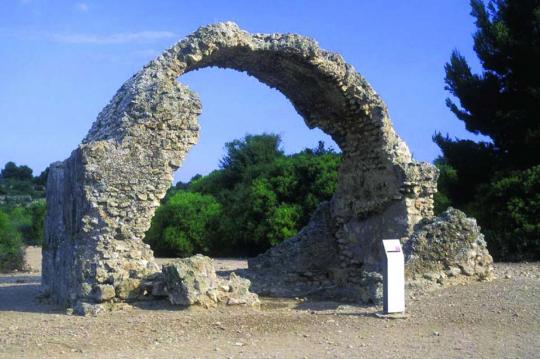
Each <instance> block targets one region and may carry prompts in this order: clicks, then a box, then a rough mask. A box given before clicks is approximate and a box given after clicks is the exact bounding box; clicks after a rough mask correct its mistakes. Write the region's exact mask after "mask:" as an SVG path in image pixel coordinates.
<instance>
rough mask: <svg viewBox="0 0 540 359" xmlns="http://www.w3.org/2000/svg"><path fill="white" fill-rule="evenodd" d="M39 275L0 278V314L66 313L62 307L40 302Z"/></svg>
mask: <svg viewBox="0 0 540 359" xmlns="http://www.w3.org/2000/svg"><path fill="white" fill-rule="evenodd" d="M40 290H41V277H40V276H39V275H4V276H0V312H7V311H13V312H29V313H50V314H58V313H64V310H63V308H62V307H61V306H58V305H52V304H46V303H42V302H40V301H39V300H38V299H37V298H38V296H39V294H40Z"/></svg>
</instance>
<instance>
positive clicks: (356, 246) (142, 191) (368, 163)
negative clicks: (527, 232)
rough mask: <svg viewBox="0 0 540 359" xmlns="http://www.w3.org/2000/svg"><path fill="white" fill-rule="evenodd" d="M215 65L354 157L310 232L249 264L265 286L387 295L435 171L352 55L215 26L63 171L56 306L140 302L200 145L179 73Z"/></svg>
mask: <svg viewBox="0 0 540 359" xmlns="http://www.w3.org/2000/svg"><path fill="white" fill-rule="evenodd" d="M209 66H217V67H223V68H231V69H235V70H239V71H245V72H246V73H247V74H249V75H251V76H254V77H256V78H257V79H259V80H260V81H261V82H263V83H265V84H267V85H268V86H270V87H273V88H276V89H278V90H279V91H281V92H282V93H283V94H284V95H285V96H286V97H287V98H288V99H289V100H290V101H291V103H292V104H293V106H294V107H295V109H296V110H297V111H298V113H299V114H300V115H301V116H302V117H303V118H304V120H305V122H306V124H307V126H308V127H310V128H314V127H318V128H320V129H321V130H323V131H324V132H326V133H327V134H329V135H330V136H332V138H333V139H334V140H335V141H336V143H337V144H338V145H339V147H340V148H341V150H342V151H343V161H342V165H341V167H340V169H339V180H338V185H337V190H336V193H335V195H334V196H333V198H332V199H331V200H330V201H329V202H327V203H325V204H323V205H322V206H321V208H319V210H318V211H317V214H316V215H314V217H313V219H312V221H311V222H310V223H309V224H308V226H307V227H306V228H304V229H303V230H302V232H301V233H300V234H299V235H298V236H296V237H295V238H292V239H290V240H288V241H285V242H284V243H283V244H282V245H279V246H277V247H275V248H274V249H272V250H270V251H269V252H267V253H266V254H264V255H262V256H260V257H258V258H256V259H253V260H252V261H250V269H252V275H253V276H254V278H262V277H265V278H279V280H277V281H276V283H278V284H279V286H280V288H281V289H280V291H281V292H282V294H286V293H293V292H294V293H297V294H298V295H302V294H303V293H308V292H312V291H313V290H319V289H321V288H326V289H325V290H326V291H334V292H337V293H340V295H341V293H345V295H350V293H358V290H357V289H358V288H359V287H360V288H363V292H362V293H361V295H360V297H361V298H364V299H365V298H368V297H375V296H376V293H377V292H378V291H379V290H380V274H379V273H380V271H381V261H380V259H381V248H380V240H381V239H382V238H406V237H408V236H409V235H410V234H411V233H412V231H413V228H414V226H415V225H416V223H417V222H418V221H420V220H421V219H422V218H426V217H430V216H432V207H433V200H432V194H433V193H434V192H435V190H436V179H437V171H436V169H435V168H434V167H433V166H431V165H429V164H426V163H418V162H415V161H414V160H412V158H411V155H410V153H409V150H408V149H407V146H406V145H405V143H404V142H403V141H402V140H401V139H400V138H399V137H398V136H397V135H396V133H395V131H394V130H393V128H392V125H391V122H390V119H389V117H388V112H387V109H386V107H385V105H384V104H383V102H382V100H381V99H380V98H379V96H378V95H377V94H376V93H375V91H373V89H372V88H371V86H370V85H369V84H368V83H367V82H366V80H364V78H362V77H361V76H360V75H359V74H358V73H357V72H356V71H355V70H354V68H353V67H352V66H351V65H349V64H346V63H345V61H344V60H343V58H342V57H341V56H339V55H337V54H334V53H331V52H327V51H324V50H322V49H320V48H319V47H318V45H317V44H316V42H315V41H313V40H311V39H309V38H306V37H303V36H299V35H294V34H271V35H266V34H249V33H247V32H245V31H243V30H241V29H240V28H239V27H238V26H237V25H236V24H233V23H221V24H216V25H210V26H206V27H202V28H200V29H198V30H197V31H196V32H195V33H193V34H192V35H190V36H188V37H187V38H185V39H184V40H182V41H180V42H178V43H177V44H176V45H174V46H173V47H171V48H170V49H168V50H167V51H165V52H164V53H163V54H162V55H160V56H159V57H158V58H156V59H155V60H153V61H152V62H150V63H149V64H148V65H146V66H145V67H144V68H143V69H142V70H141V71H139V72H138V73H136V74H135V75H134V76H133V77H132V78H131V79H129V80H128V81H127V82H126V83H125V84H124V85H123V86H122V87H121V88H120V89H119V90H118V92H117V93H116V95H115V96H114V97H113V99H112V100H111V102H110V103H109V104H108V105H107V106H106V107H105V108H104V109H103V111H102V112H101V113H100V114H99V115H98V118H97V120H96V122H95V123H94V124H93V126H92V128H91V129H90V131H89V133H88V135H87V136H86V137H85V139H84V140H83V142H82V144H81V145H80V146H79V147H78V148H77V149H76V150H75V151H74V152H73V153H72V155H71V157H70V158H68V159H67V160H65V161H64V162H62V163H56V164H54V165H53V166H52V167H51V172H50V173H51V174H50V176H49V182H48V186H47V197H48V200H49V209H48V214H47V232H46V239H45V246H44V258H45V260H44V262H43V272H44V278H43V282H44V284H45V285H46V286H47V287H48V289H49V291H50V293H51V295H52V297H53V298H54V299H55V300H57V301H59V302H63V303H67V304H73V303H75V302H77V301H81V300H83V301H100V300H103V297H102V296H103V294H100V293H102V292H103V288H105V287H103V286H104V285H107V286H112V287H113V288H114V289H115V295H116V297H115V298H119V299H129V298H130V297H133V296H136V295H138V294H140V291H141V289H140V288H137V285H138V284H141V283H142V282H141V280H144V278H145V277H147V276H149V275H152V274H153V273H156V272H157V270H158V269H157V266H156V265H155V263H154V260H153V254H152V251H151V250H150V249H149V248H148V246H146V245H145V244H143V242H142V240H143V238H144V233H145V232H146V230H147V229H148V227H149V226H150V220H151V218H152V216H153V214H154V211H155V209H156V207H157V206H158V205H159V201H160V199H161V198H163V196H164V195H165V192H166V190H167V188H168V187H169V186H170V184H171V182H172V175H173V172H174V171H175V170H176V169H177V168H178V167H179V166H180V164H181V163H182V161H183V159H184V157H185V155H186V153H187V152H188V150H189V149H190V147H191V146H192V145H193V144H194V143H196V142H197V139H198V130H199V126H198V121H197V119H198V116H199V114H200V112H201V104H200V102H199V99H198V97H197V96H196V94H194V93H193V92H191V91H190V90H189V89H188V88H187V87H186V86H184V85H182V84H181V83H179V82H178V81H177V78H178V76H180V75H182V74H184V73H186V72H189V71H193V70H197V69H200V68H204V67H209ZM141 285H142V284H141ZM254 285H255V283H254ZM106 288H109V287H106ZM278 291H279V290H278ZM107 293H110V290H109V289H107ZM108 296H110V295H109V294H107V295H106V297H108Z"/></svg>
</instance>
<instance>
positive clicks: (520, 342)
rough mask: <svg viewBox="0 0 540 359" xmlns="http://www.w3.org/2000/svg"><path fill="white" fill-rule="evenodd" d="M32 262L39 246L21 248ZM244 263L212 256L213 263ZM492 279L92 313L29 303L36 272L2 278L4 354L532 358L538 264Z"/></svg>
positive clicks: (502, 271) (539, 299)
mask: <svg viewBox="0 0 540 359" xmlns="http://www.w3.org/2000/svg"><path fill="white" fill-rule="evenodd" d="M28 259H29V264H30V266H31V267H33V268H39V260H40V253H39V250H37V249H34V248H31V249H30V250H29V252H28ZM238 266H245V261H242V260H222V259H220V260H217V261H216V267H217V269H218V270H223V271H227V270H231V269H234V268H236V267H238ZM495 268H496V274H497V276H498V277H499V279H495V280H493V281H492V282H482V283H473V284H471V285H467V286H455V287H450V288H444V289H441V290H438V291H435V292H431V293H429V294H425V295H423V296H421V297H417V298H415V300H411V301H409V303H408V306H407V310H408V318H407V319H394V320H391V319H380V318H378V317H377V316H376V315H375V313H376V312H377V311H378V310H380V308H376V307H362V306H351V305H343V304H339V303H334V302H315V301H301V300H276V299H263V305H262V308H261V309H260V310H255V309H247V308H239V307H224V306H223V307H218V308H217V309H211V310H204V309H202V308H198V307H192V308H188V309H179V308H176V307H173V306H171V305H168V304H167V302H165V301H162V302H146V303H140V304H137V305H136V306H134V307H131V308H126V310H123V311H117V312H112V313H106V314H104V315H102V316H98V317H78V316H69V315H66V314H64V311H63V310H62V309H61V308H59V307H56V306H52V305H46V304H40V303H37V302H36V301H35V299H34V298H35V296H36V294H37V293H38V290H39V280H40V276H39V272H35V273H11V274H3V275H0V357H1V358H18V357H29V358H44V357H47V358H70V357H88V358H141V357H160V358H306V357H307V358H352V357H366V358H371V357H376V358H398V357H399V358H443V357H444V358H538V353H540V335H539V333H540V263H521V264H508V263H497V264H496V267H495Z"/></svg>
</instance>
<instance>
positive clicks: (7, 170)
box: [0, 162, 34, 181]
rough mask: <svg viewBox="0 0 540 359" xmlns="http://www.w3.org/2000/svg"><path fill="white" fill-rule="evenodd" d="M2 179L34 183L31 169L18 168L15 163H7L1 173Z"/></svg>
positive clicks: (25, 167) (26, 167)
mask: <svg viewBox="0 0 540 359" xmlns="http://www.w3.org/2000/svg"><path fill="white" fill-rule="evenodd" d="M0 177H2V178H4V179H13V180H18V181H32V180H33V179H34V177H33V176H32V169H31V168H30V167H28V166H17V165H16V164H15V163H14V162H8V163H6V165H5V167H4V169H3V170H2V171H1V172H0Z"/></svg>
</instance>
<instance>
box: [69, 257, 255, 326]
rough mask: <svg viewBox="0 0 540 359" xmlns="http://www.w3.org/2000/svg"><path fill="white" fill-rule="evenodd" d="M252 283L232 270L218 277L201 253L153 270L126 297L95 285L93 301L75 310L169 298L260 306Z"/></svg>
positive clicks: (183, 302)
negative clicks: (251, 289) (228, 273)
mask: <svg viewBox="0 0 540 359" xmlns="http://www.w3.org/2000/svg"><path fill="white" fill-rule="evenodd" d="M128 282H129V281H127V282H126V283H128ZM250 286H251V282H250V281H249V280H248V279H245V278H241V277H239V276H238V275H236V274H235V273H231V274H230V275H229V277H228V278H221V277H219V276H218V275H217V274H216V270H215V268H214V263H213V260H212V259H211V258H209V257H206V256H203V255H200V254H198V255H196V256H193V257H189V258H182V259H176V260H174V261H173V262H171V263H168V264H165V265H164V266H163V268H162V271H161V272H156V273H153V274H152V275H150V276H148V277H146V278H145V279H143V280H142V281H138V282H137V283H136V285H133V286H131V287H129V288H126V295H125V296H124V295H122V296H119V295H118V293H116V291H115V289H114V287H113V286H112V285H108V284H104V285H99V286H96V287H95V289H94V292H93V301H84V302H83V301H80V302H78V303H76V305H75V306H74V312H75V313H76V314H80V315H97V314H99V313H100V312H102V311H106V310H112V309H117V308H123V307H125V304H124V303H122V302H135V301H143V300H151V299H162V298H168V300H169V302H171V304H174V305H181V306H190V305H200V306H202V307H204V308H211V307H216V306H217V305H218V304H225V305H246V306H251V307H258V306H259V304H260V302H259V297H258V296H257V294H255V293H252V292H250V290H249V288H250ZM132 287H133V288H132ZM128 293H129V295H128ZM120 294H122V293H120ZM119 306H120V307H119Z"/></svg>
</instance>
